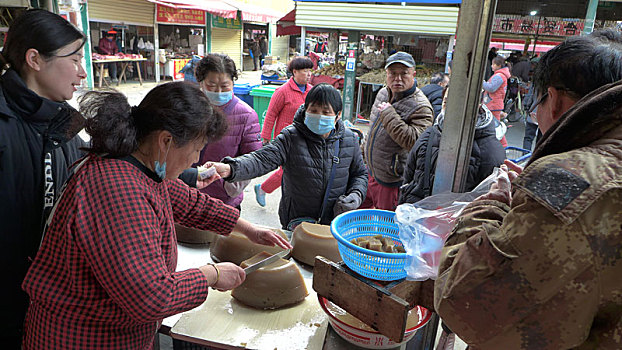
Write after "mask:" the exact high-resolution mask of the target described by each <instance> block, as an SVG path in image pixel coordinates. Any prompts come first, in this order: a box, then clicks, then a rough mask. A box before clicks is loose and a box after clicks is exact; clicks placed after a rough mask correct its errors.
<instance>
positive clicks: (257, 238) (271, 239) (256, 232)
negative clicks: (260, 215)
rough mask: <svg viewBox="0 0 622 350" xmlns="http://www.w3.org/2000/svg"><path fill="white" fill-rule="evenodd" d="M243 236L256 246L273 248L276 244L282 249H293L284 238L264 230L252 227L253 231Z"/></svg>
mask: <svg viewBox="0 0 622 350" xmlns="http://www.w3.org/2000/svg"><path fill="white" fill-rule="evenodd" d="M245 234H246V237H248V239H249V240H251V241H252V242H255V243H258V244H263V245H267V246H274V245H275V244H276V245H278V246H279V247H281V248H283V249H292V248H294V247H293V246H292V245H291V244H290V243H289V242H288V241H287V240H286V239H285V238H283V237H281V235H279V234H277V233H276V232H274V231H272V230H269V229H266V228H261V227H257V226H253V229H252V230H248V231H247V232H245Z"/></svg>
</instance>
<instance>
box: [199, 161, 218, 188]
mask: <svg viewBox="0 0 622 350" xmlns="http://www.w3.org/2000/svg"><path fill="white" fill-rule="evenodd" d="M213 164H214V163H213V162H207V163H205V164H203V165H201V166H200V167H198V168H197V169H198V172H199V174H198V176H197V185H196V187H197V188H198V189H199V190H200V189H203V188H205V187H207V186H209V185H210V184H211V183H212V182H214V181H216V180H218V179H220V175H218V172H217V171H216V168H214V167H213ZM210 174H211V175H210ZM202 176H208V177H206V178H202Z"/></svg>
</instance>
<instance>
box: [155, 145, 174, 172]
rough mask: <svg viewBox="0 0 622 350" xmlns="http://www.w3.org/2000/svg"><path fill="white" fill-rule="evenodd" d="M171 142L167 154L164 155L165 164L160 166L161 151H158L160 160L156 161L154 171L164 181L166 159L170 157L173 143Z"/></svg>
mask: <svg viewBox="0 0 622 350" xmlns="http://www.w3.org/2000/svg"><path fill="white" fill-rule="evenodd" d="M172 142H173V141H171V142H169V144H168V148H167V149H166V154H165V155H164V163H162V164H160V161H159V159H160V151H159V150H158V160H156V161H155V167H154V171H155V173H156V175H158V176H159V177H160V179H162V180H164V178H166V157H168V150H169V149H171V143H172Z"/></svg>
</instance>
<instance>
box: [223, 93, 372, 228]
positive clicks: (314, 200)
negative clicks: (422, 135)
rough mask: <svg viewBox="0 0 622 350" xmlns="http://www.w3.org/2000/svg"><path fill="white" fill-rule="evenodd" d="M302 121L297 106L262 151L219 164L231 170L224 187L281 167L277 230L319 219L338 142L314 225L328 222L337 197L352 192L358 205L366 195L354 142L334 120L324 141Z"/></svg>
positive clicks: (364, 172)
mask: <svg viewBox="0 0 622 350" xmlns="http://www.w3.org/2000/svg"><path fill="white" fill-rule="evenodd" d="M304 118H305V109H304V105H302V106H301V107H300V108H299V109H298V111H297V112H296V116H295V117H294V123H293V125H290V126H288V127H286V128H285V129H283V130H282V131H281V133H280V134H279V135H278V136H277V137H276V138H275V139H274V140H273V141H272V142H270V143H269V144H268V145H266V146H264V147H263V148H261V149H259V150H257V151H254V152H252V153H249V154H246V155H243V156H240V157H237V158H230V157H227V158H225V159H223V162H224V163H228V164H230V165H231V176H230V177H229V178H227V179H226V180H227V181H241V180H248V179H253V178H255V177H258V176H262V175H264V174H267V173H268V172H270V171H272V170H274V169H276V168H278V167H279V166H283V182H282V195H281V203H280V205H279V218H280V220H281V225H282V226H283V227H286V226H287V224H288V223H289V222H290V221H291V220H293V219H296V218H302V217H309V218H314V219H317V218H319V216H320V210H321V207H322V202H323V199H324V193H325V191H326V186H327V184H328V179H329V177H330V172H331V167H332V165H333V164H332V160H333V157H334V145H335V141H336V140H337V139H339V140H340V141H339V143H340V144H339V155H338V158H339V160H338V163H337V168H336V172H335V177H334V180H333V184H332V187H331V191H330V194H329V197H328V201H327V205H326V209H325V210H324V215H323V216H322V218H321V220H320V223H322V224H329V223H330V222H331V221H332V219H333V218H334V215H333V206H334V205H335V203H336V201H337V199H338V198H339V196H341V195H347V194H350V193H352V192H358V194H360V195H361V198H362V199H363V198H365V196H366V194H367V170H366V169H365V164H364V163H363V158H362V156H361V151H360V148H359V144H358V136H357V135H356V134H355V133H354V132H352V131H351V130H350V129H348V128H346V127H345V126H344V125H343V123H342V122H341V120H339V121H338V122H337V125H336V129H335V130H333V131H332V132H331V134H330V135H329V136H328V138H326V139H324V138H322V137H321V136H319V135H316V134H314V133H313V132H312V131H311V130H309V128H307V126H306V125H304Z"/></svg>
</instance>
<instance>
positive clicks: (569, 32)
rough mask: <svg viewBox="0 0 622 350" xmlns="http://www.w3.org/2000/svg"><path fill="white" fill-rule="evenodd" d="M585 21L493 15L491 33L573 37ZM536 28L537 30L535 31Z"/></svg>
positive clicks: (577, 33) (580, 29)
mask: <svg viewBox="0 0 622 350" xmlns="http://www.w3.org/2000/svg"><path fill="white" fill-rule="evenodd" d="M584 26H585V21H584V20H580V19H567V18H556V17H547V18H545V17H542V18H538V17H536V16H531V17H521V16H516V15H495V22H494V25H493V27H492V31H493V32H497V33H514V34H527V35H534V34H536V30H537V31H538V34H539V35H552V36H561V37H566V36H573V35H579V34H581V31H582V30H583V27H584ZM536 28H537V29H536Z"/></svg>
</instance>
